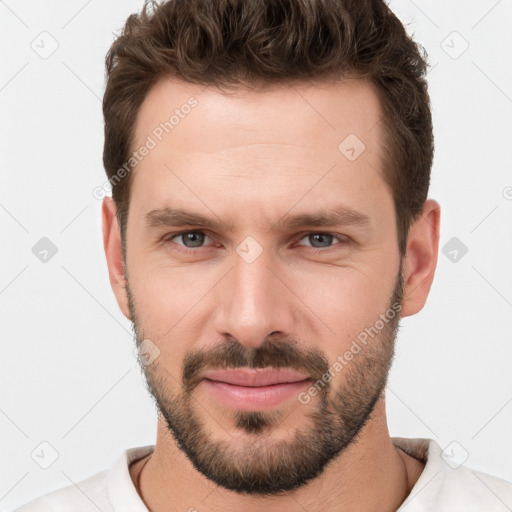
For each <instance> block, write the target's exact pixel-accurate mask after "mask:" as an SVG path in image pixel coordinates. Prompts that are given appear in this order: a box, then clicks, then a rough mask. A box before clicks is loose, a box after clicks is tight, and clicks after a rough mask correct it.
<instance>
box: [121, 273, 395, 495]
mask: <svg viewBox="0 0 512 512" xmlns="http://www.w3.org/2000/svg"><path fill="white" fill-rule="evenodd" d="M403 287H404V284H403V277H402V269H400V272H399V274H398V277H397V280H396V283H395V289H394V290H393V293H392V296H391V299H390V302H389V310H391V309H393V311H394V313H396V314H394V315H393V317H392V318H391V319H390V320H389V322H381V323H384V326H383V328H382V329H381V330H380V332H379V333H378V335H375V337H372V339H371V340H370V341H369V342H368V343H367V344H365V346H364V347H363V348H362V349H361V348H360V351H359V352H358V353H357V354H354V357H353V359H351V360H350V361H345V365H346V366H344V367H343V368H342V370H340V372H341V374H340V375H339V376H338V378H337V379H336V380H340V383H339V384H338V385H337V387H336V388H334V387H333V381H332V380H330V379H326V378H325V375H328V374H329V372H332V367H333V366H334V365H333V364H331V365H330V364H329V362H328V360H327V358H326V357H325V355H324V354H323V353H322V352H321V351H320V350H319V349H309V350H307V351H306V350H304V349H301V348H300V345H299V344H298V343H297V342H296V340H293V339H291V338H290V337H285V336H279V337H278V336H276V335H269V336H268V337H267V338H266V339H265V340H264V342H263V343H262V344H261V345H260V346H258V347H256V348H251V347H247V346H245V345H243V344H241V343H239V342H238V341H237V340H235V339H232V338H229V339H226V340H225V342H224V343H223V344H221V345H217V346H215V347H213V348H210V349H202V350H197V349H196V350H192V351H189V352H188V353H187V354H186V356H185V358H184V361H183V365H182V374H181V375H182V377H181V383H180V382H179V381H177V380H176V379H175V378H174V377H173V376H172V375H171V374H170V372H169V371H168V370H167V369H166V368H165V367H163V366H162V365H161V364H160V361H161V359H162V358H157V359H156V360H155V361H154V362H152V363H151V364H150V365H147V366H145V365H143V364H141V369H142V372H143V374H144V376H145V379H146V386H147V389H148V391H149V393H150V394H151V396H152V397H153V399H154V401H155V404H156V406H157V409H158V412H159V413H160V414H161V415H162V416H163V418H164V419H165V421H166V424H167V426H168V429H169V432H170V434H171V435H172V436H173V438H174V440H175V442H176V444H177V446H178V447H179V448H180V449H181V450H182V451H183V452H184V453H185V455H186V456H187V458H188V459H189V460H190V462H191V463H192V465H193V466H194V468H195V469H196V470H197V471H199V472H200V473H202V474H203V475H204V476H205V477H206V478H208V479H209V480H211V481H213V482H214V483H216V484H217V485H220V486H222V487H224V488H226V489H229V490H232V491H235V492H238V493H243V494H248V495H259V496H271V495H280V494H283V493H285V492H288V491H292V490H295V489H297V488H299V487H301V486H303V485H305V484H306V483H308V482H309V481H311V480H312V479H314V478H316V477H318V476H319V475H320V474H321V473H322V472H323V471H324V469H325V468H326V467H327V465H328V464H329V463H330V462H331V461H333V460H334V459H335V458H336V457H338V455H340V453H341V452H343V451H344V450H346V448H347V447H348V446H350V445H351V444H352V443H354V442H355V441H356V440H357V437H358V434H359V433H360V432H361V430H362V429H363V427H364V426H365V425H366V423H367V422H368V421H369V419H370V418H371V414H372V411H373V410H374V407H375V404H376V403H377V402H378V400H379V399H380V398H381V395H382V394H383V391H384V388H385V386H386V383H387V379H388V374H389V370H390V368H391V364H392V361H393V357H394V346H395V339H396V335H397V333H398V327H399V320H400V315H399V313H398V312H397V311H396V307H397V304H401V301H402V296H403ZM126 290H127V294H128V299H129V307H130V312H131V315H132V320H133V330H134V334H135V340H136V344H137V346H139V345H140V343H142V341H143V340H144V339H145V337H144V335H143V333H142V326H141V324H140V322H139V320H138V319H137V316H136V314H135V301H134V297H133V295H132V293H131V291H130V288H129V285H128V280H126ZM386 316H387V315H386ZM376 324H377V322H376ZM242 367H245V368H269V367H273V368H289V369H292V370H297V371H300V372H305V373H306V374H307V375H308V376H310V380H311V384H312V385H314V384H315V383H317V384H318V383H319V382H321V384H322V385H321V386H318V385H317V386H315V387H316V389H317V390H318V392H317V394H316V395H315V396H314V397H312V398H311V397H310V400H308V403H307V405H306V404H304V402H301V401H300V400H299V403H301V404H302V405H300V407H303V408H304V411H305V412H304V420H303V421H301V424H300V425H297V426H296V428H295V429H294V430H293V431H291V432H289V433H287V434H286V438H284V439H281V438H280V439H276V438H274V439H273V437H272V432H273V431H275V430H277V429H278V427H279V425H280V424H281V423H282V422H283V421H284V420H285V419H286V417H287V416H288V415H289V414H291V412H293V411H291V412H289V411H287V410H286V409H285V408H279V407H276V408H274V409H271V410H265V411H240V410H231V411H227V410H226V412H224V416H226V415H228V416H229V418H230V420H231V422H234V424H235V427H236V430H237V434H238V433H243V434H244V435H245V438H244V439H243V442H240V438H239V437H238V436H237V442H236V446H235V443H233V441H231V442H230V440H229V437H230V436H229V435H227V436H226V437H227V438H228V439H226V440H219V439H216V438H215V437H214V436H213V435H212V431H211V428H210V425H209V422H208V421H207V420H208V418H209V417H210V416H209V415H208V414H207V412H206V411H202V406H201V404H200V403H199V402H198V400H197V399H196V398H195V396H194V391H195V390H196V387H197V386H198V385H199V383H200V382H201V379H202V377H201V376H202V374H203V373H204V372H205V371H207V370H212V369H221V368H222V369H224V368H242ZM330 368H331V369H330ZM331 375H332V374H331ZM326 380H327V382H326ZM172 385H174V388H177V391H176V392H173V391H172V390H171V388H172V387H173V386H172ZM319 387H320V388H321V389H319ZM310 389H311V388H310ZM198 412H203V417H205V418H206V420H203V419H202V417H201V415H200V414H198ZM287 413H288V414H287ZM213 422H215V420H214V419H213V418H212V417H211V423H212V424H213Z"/></svg>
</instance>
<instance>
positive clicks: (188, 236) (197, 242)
mask: <svg viewBox="0 0 512 512" xmlns="http://www.w3.org/2000/svg"><path fill="white" fill-rule="evenodd" d="M194 237H197V238H198V239H196V240H194ZM201 237H203V238H204V235H203V234H202V233H186V234H185V239H184V242H185V245H186V246H187V247H199V246H200V245H201V243H202V241H203V238H201ZM187 242H192V245H187Z"/></svg>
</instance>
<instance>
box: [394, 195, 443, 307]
mask: <svg viewBox="0 0 512 512" xmlns="http://www.w3.org/2000/svg"><path fill="white" fill-rule="evenodd" d="M440 221H441V206H440V205H439V203H437V202H436V201H434V200H433V199H427V201H425V205H424V207H423V211H422V214H421V216H420V217H419V218H418V219H417V220H416V222H415V223H414V224H413V225H412V226H411V228H410V230H409V236H408V238H407V253H406V256H405V259H404V269H403V278H404V297H403V301H402V311H401V315H402V317H406V316H410V315H414V314H416V313H418V312H419V311H421V309H422V308H423V306H424V305H425V302H426V301H427V297H428V294H429V291H430V287H431V286H432V282H433V280H434V274H435V270H436V266H437V256H438V247H439V229H440Z"/></svg>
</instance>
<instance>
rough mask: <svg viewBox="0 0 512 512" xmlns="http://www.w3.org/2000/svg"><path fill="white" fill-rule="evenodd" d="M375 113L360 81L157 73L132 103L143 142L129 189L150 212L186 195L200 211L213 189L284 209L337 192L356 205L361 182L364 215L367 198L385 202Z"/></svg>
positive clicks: (374, 101)
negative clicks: (277, 82)
mask: <svg viewBox="0 0 512 512" xmlns="http://www.w3.org/2000/svg"><path fill="white" fill-rule="evenodd" d="M381 115H382V112H381V106H380V103H379V100H378V96H377V94H376V92H375V90H374V88H373V86H372V85H371V84H369V83H368V82H365V81H361V80H352V81H346V82H343V83H321V84H318V83H316V84H313V83H305V84H301V85H285V86H279V87H278V86H273V87H272V88H270V87H267V88H266V89H258V90H250V89H247V88H243V89H242V88H239V89H236V90H232V91H228V92H226V91H220V90H218V89H215V88H212V87H204V86H200V85H195V84H186V83H183V82H181V81H179V80H176V79H168V78H166V79H163V80H161V81H159V82H158V83H157V84H156V85H155V86H154V87H153V88H152V89H151V90H150V91H149V93H148V95H147V97H146V99H145V100H144V102H143V104H142V105H141V107H140V110H139V115H138V119H137V123H136V126H135V137H134V145H133V146H134V147H133V149H134V150H138V149H140V148H142V147H143V146H151V150H150V151H145V153H146V156H145V157H144V158H143V159H141V160H140V162H137V164H136V166H135V168H134V170H133V171H132V172H133V182H132V191H131V196H132V198H133V196H134V194H135V196H138V199H140V201H141V202H140V207H141V208H145V209H146V211H149V210H153V209H155V208H160V207H165V206H169V202H173V201H174V204H171V206H173V207H174V206H179V207H182V206H184V205H183V200H182V198H183V197H184V196H183V193H185V194H186V195H187V196H188V197H190V198H193V199H194V201H195V203H196V205H197V206H199V207H200V209H202V210H203V211H204V210H205V208H204V206H205V205H207V204H211V203H212V202H218V201H219V197H220V195H222V194H224V196H231V197H235V198H236V196H237V194H238V196H239V197H240V201H241V200H242V199H243V202H244V205H250V204H252V203H254V204H257V203H258V202H264V201H266V202H267V203H268V204H279V203H283V200H285V201H286V200H287V201H288V202H286V204H282V208H286V207H287V206H290V204H291V203H290V201H292V202H293V201H297V200H299V199H300V197H301V196H306V195H307V198H306V199H307V200H306V201H305V202H303V203H302V204H303V205H305V204H308V202H309V203H310V204H313V203H316V205H319V204H320V203H323V206H328V202H329V198H328V197H327V196H328V194H329V193H330V194H331V195H332V194H334V193H335V192H336V191H338V194H337V195H338V196H340V195H341V196H344V199H345V200H346V201H345V203H346V204H347V205H348V206H350V201H351V200H352V201H353V203H352V204H353V205H355V204H356V203H355V202H354V201H356V200H359V199H360V198H361V194H362V191H363V190H364V191H365V192H366V196H367V198H368V200H367V202H368V207H369V210H368V213H369V214H370V215H371V212H370V210H372V209H373V210H375V206H372V204H371V202H372V201H373V202H375V201H377V202H378V201H379V198H378V197H376V196H380V198H381V200H382V201H384V202H386V201H387V202H388V204H390V203H389V200H390V197H389V191H388V190H387V186H386V183H385V181H384V179H383V171H382V123H381V122H380V121H381ZM149 141H151V142H149ZM134 190H135V192H134ZM383 194H386V195H387V197H384V195H383ZM194 196H195V198H194ZM372 196H373V197H372ZM134 199H135V198H134ZM334 199H336V203H339V200H338V199H339V197H337V198H334V197H333V201H334ZM370 199H371V200H370ZM136 202H138V200H136ZM176 202H179V203H181V204H176ZM201 202H202V203H203V205H201ZM240 205H241V204H240ZM240 205H236V206H240ZM224 206H225V205H217V209H220V208H221V207H224ZM233 206H234V207H235V205H233ZM197 209H198V208H196V210H197ZM276 213H277V212H276ZM374 213H375V212H374Z"/></svg>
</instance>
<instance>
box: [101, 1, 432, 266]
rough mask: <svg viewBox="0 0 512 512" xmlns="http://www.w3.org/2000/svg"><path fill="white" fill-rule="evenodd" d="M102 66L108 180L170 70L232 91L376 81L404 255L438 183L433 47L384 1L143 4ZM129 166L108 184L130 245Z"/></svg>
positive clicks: (387, 168)
mask: <svg viewBox="0 0 512 512" xmlns="http://www.w3.org/2000/svg"><path fill="white" fill-rule="evenodd" d="M106 70H107V84H106V90H105V95H104V98H103V115H104V118H105V145H104V151H103V164H104V167H105V171H106V173H107V176H108V178H109V182H110V183H113V182H112V178H113V177H115V176H116V172H118V170H119V169H120V168H121V167H123V166H125V164H126V162H127V161H128V160H129V158H130V154H131V152H132V151H133V147H132V146H133V142H134V141H133V138H134V132H135V123H136V120H137V115H138V111H139V109H140V106H141V104H142V102H143V100H144V98H145V97H146V95H147V94H148V92H149V90H150V88H151V87H152V86H153V85H155V83H156V82H157V81H158V80H160V79H162V78H164V77H175V78H178V79H181V80H183V81H185V82H189V83H194V84H201V85H205V86H206V85H211V86H215V87H218V88H219V89H223V88H225V89H226V90H227V89H228V88H229V87H236V86H240V85H244V84H251V83H252V84H267V85H274V84H276V85H277V84H287V83H289V84H293V83H300V82H305V81H312V80H326V81H332V80H343V79H346V78H356V79H366V80H368V81H370V82H371V83H372V84H373V85H374V87H375V89H376V90H377V93H378V94H379V98H380V101H381V105H382V108H383V113H384V119H383V120H382V121H383V125H384V128H385V130H384V133H385V140H384V141H383V142H382V144H383V148H384V150H385V151H384V153H385V155H386V156H385V159H384V160H385V161H384V162H383V172H384V177H385V181H386V182H387V184H388V186H389V187H390V190H391V192H392V194H393V198H394V205H395V214H396V222H397V232H398V244H399V249H400V254H401V256H403V255H405V251H406V247H407V236H408V232H409V228H410V225H411V223H412V222H413V221H414V220H416V219H417V217H418V216H419V214H420V213H421V211H422V208H423V204H424V202H425V200H426V198H427V193H428V188H429V184H430V170H431V166H432V159H433V152H434V143H433V132H432V117H431V112H430V102H429V96H428V91H427V83H426V71H427V63H426V60H425V52H424V50H423V48H422V47H420V46H419V45H418V44H417V43H415V42H414V41H413V39H412V38H411V37H410V36H409V35H408V34H407V33H406V31H405V28H404V27H403V25H402V23H401V22H400V20H399V19H398V18H397V17H396V16H395V15H394V14H393V13H392V12H391V10H390V9H389V7H388V6H387V5H386V3H385V2H384V0H168V1H165V2H163V3H156V2H155V1H149V0H146V1H145V3H144V6H143V8H142V10H141V12H140V14H132V15H131V16H129V18H128V19H127V21H126V24H125V26H124V28H123V30H122V33H121V34H120V35H119V37H117V39H116V40H115V41H114V43H113V44H112V46H111V48H110V50H109V52H108V54H107V56H106ZM340 142H341V141H340ZM132 174H133V173H129V174H128V176H127V177H126V178H125V179H122V180H118V182H117V183H115V186H113V189H112V197H113V199H114V201H115V203H116V206H117V217H118V221H119V225H120V230H121V237H122V240H123V246H124V242H125V236H126V219H127V213H128V206H129V197H130V183H131V175H132Z"/></svg>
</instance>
